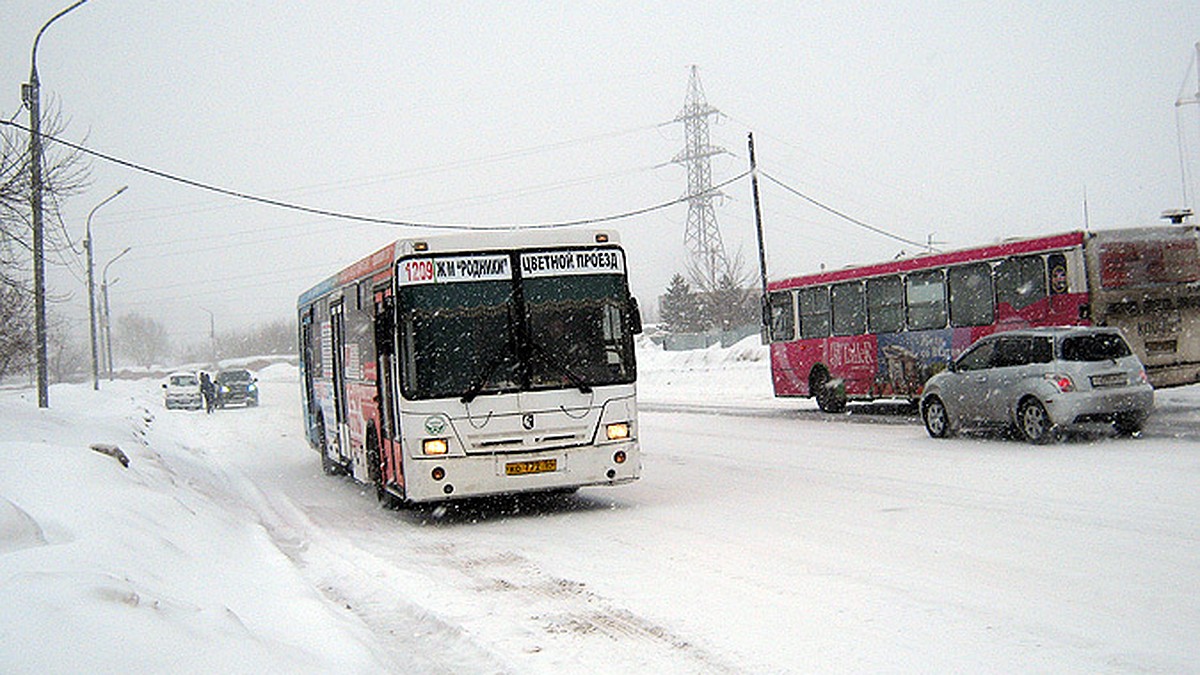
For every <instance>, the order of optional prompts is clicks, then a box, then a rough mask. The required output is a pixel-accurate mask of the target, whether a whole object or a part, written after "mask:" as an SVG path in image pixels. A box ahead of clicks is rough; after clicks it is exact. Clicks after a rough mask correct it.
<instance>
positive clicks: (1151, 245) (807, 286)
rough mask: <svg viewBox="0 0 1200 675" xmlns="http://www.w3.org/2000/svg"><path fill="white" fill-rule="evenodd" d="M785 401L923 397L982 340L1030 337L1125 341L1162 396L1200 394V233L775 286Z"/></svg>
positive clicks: (1027, 244)
mask: <svg viewBox="0 0 1200 675" xmlns="http://www.w3.org/2000/svg"><path fill="white" fill-rule="evenodd" d="M767 301H768V307H769V320H770V325H769V326H768V327H767V330H768V335H769V338H770V342H771V347H770V349H771V373H772V378H773V380H774V386H775V395H776V396H811V397H815V398H816V399H817V404H818V406H819V407H820V408H821V409H822V410H824V411H827V412H836V411H840V410H842V409H844V408H845V405H846V402H847V401H848V400H862V401H869V400H874V399H888V398H892V399H907V400H916V399H917V398H919V397H920V395H921V391H922V388H923V387H924V385H925V381H926V380H928V379H929V377H930V376H932V375H933V374H934V373H935V372H937V371H939V370H941V369H942V368H944V367H945V365H946V363H947V362H949V361H950V360H952V359H953V358H955V357H957V356H958V355H959V354H960V353H961V352H962V351H963V350H964V349H966V347H967V346H969V345H970V344H971V343H973V342H974V341H975V340H977V339H979V338H981V337H983V336H984V335H988V334H990V333H994V332H998V331H1004V330H1010V329H1014V328H1025V327H1031V326H1061V325H1102V326H1117V327H1119V328H1121V329H1122V330H1123V331H1124V333H1125V335H1126V337H1127V338H1128V339H1129V342H1130V345H1131V346H1132V347H1133V348H1134V349H1135V351H1137V354H1138V356H1139V357H1140V358H1141V359H1142V362H1143V363H1144V364H1145V365H1146V370H1147V373H1148V375H1149V377H1150V380H1151V382H1152V383H1153V384H1154V386H1156V387H1170V386H1177V385H1184V384H1191V383H1194V382H1200V230H1198V228H1197V227H1196V226H1191V225H1184V226H1163V227H1150V228H1136V229H1125V230H1110V231H1102V232H1067V233H1064V234H1056V235H1051V236H1045V237H1037V238H1031V239H1021V240H1013V241H1005V242H1002V243H998V244H994V245H989V246H981V247H976V248H970V249H963V250H959V251H950V252H946V253H936V254H929V255H923V256H918V257H912V258H903V259H898V260H893V261H889V262H885V263H879V264H875V265H865V266H861V267H848V268H845V269H840V270H835V271H827V272H821V273H819V274H811V275H807V276H800V277H794V278H790V279H781V280H778V281H774V282H772V283H770V284H768V293H767Z"/></svg>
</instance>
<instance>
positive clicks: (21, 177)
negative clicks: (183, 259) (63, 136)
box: [0, 101, 91, 377]
mask: <svg viewBox="0 0 1200 675" xmlns="http://www.w3.org/2000/svg"><path fill="white" fill-rule="evenodd" d="M43 111H44V112H43V117H42V124H41V128H42V135H43V136H55V135H57V134H59V133H61V132H62V131H63V129H65V128H66V123H65V122H64V121H63V117H62V113H61V107H60V106H59V105H58V104H57V102H55V101H51V102H49V104H48V105H47V106H45V108H44V109H43ZM29 161H30V156H29V135H28V134H27V133H24V132H21V131H19V130H17V129H15V128H13V127H8V126H4V127H0V377H2V376H3V375H4V374H6V373H13V372H16V371H18V370H23V369H25V368H26V367H28V366H29V365H30V364H31V363H32V361H33V351H34V347H35V345H34V336H33V284H32V283H31V281H30V279H31V277H32V276H33V263H32V259H33V215H32V206H31V204H32V199H31V198H32V194H31V188H30V170H29V169H30V166H29ZM42 161H43V162H44V164H45V166H44V167H43V170H42V196H43V207H44V208H45V209H46V211H45V215H46V218H45V222H46V226H45V228H44V233H43V234H44V235H45V253H46V262H47V264H53V262H54V261H55V260H56V259H58V258H59V257H58V256H54V255H50V254H53V253H59V252H65V251H70V250H72V249H73V246H72V243H71V240H70V237H69V235H68V234H67V231H66V228H65V227H63V221H62V214H61V208H62V205H63V203H64V202H65V201H66V200H67V199H68V198H70V197H71V196H73V195H76V194H78V193H80V192H82V191H83V190H85V189H86V188H87V187H88V184H89V175H90V172H91V166H90V164H89V163H88V162H87V161H86V159H85V158H84V156H83V155H82V154H81V153H80V152H79V151H78V150H74V149H69V148H65V146H61V145H57V144H55V143H53V142H52V141H49V140H47V143H46V145H45V152H44V153H43V157H42Z"/></svg>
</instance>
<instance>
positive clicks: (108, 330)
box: [100, 246, 130, 382]
mask: <svg viewBox="0 0 1200 675" xmlns="http://www.w3.org/2000/svg"><path fill="white" fill-rule="evenodd" d="M129 249H130V247H128V246H126V247H125V250H124V251H121V252H120V253H118V254H117V255H115V256H113V258H112V260H109V261H108V262H107V263H105V264H104V271H103V273H102V274H101V275H100V294H101V295H103V296H104V346H105V350H106V351H107V352H108V360H107V364H108V381H109V382H112V379H113V354H112V324H111V323H110V321H109V314H108V268H109V266H110V265H112V264H113V263H115V262H117V259H119V258H120V257H121V256H123V255H125V254H126V253H129ZM116 282H117V281H116V279H114V280H113V283H114V284H115V283H116Z"/></svg>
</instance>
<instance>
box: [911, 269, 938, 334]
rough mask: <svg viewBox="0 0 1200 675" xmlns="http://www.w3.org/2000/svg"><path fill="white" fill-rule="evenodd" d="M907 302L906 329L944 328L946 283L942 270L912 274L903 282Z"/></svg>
mask: <svg viewBox="0 0 1200 675" xmlns="http://www.w3.org/2000/svg"><path fill="white" fill-rule="evenodd" d="M905 283H906V285H907V289H906V291H907V292H906V293H905V295H906V299H907V300H908V329H909V330H929V329H931V328H945V327H946V281H945V279H944V278H943V277H942V270H929V271H927V272H913V273H912V274H909V275H908V278H907V279H906V280H905Z"/></svg>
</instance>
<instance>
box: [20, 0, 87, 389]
mask: <svg viewBox="0 0 1200 675" xmlns="http://www.w3.org/2000/svg"><path fill="white" fill-rule="evenodd" d="M85 2H87V0H79V2H76V3H75V4H73V5H71V6H70V7H68V8H66V9H64V10H63V11H61V12H59V13H58V14H55V15H54V16H53V17H51V18H50V20H49V21H47V22H46V23H45V24H43V25H42V28H41V30H39V31H38V32H37V37H35V38H34V39H33V51H32V52H31V53H30V56H29V64H30V65H29V83H28V84H23V85H21V100H22V101H23V102H24V103H25V105H26V106H28V107H29V160H30V161H29V188H30V192H31V193H32V194H31V196H30V200H29V202H30V206H31V207H32V208H33V298H34V305H35V309H34V314H35V318H34V324H35V331H36V333H37V386H38V407H39V408H49V407H50V378H49V372H48V369H47V358H46V259H45V257H44V250H45V242H44V239H45V237H44V232H43V228H42V103H41V97H42V95H41V83H40V82H39V81H38V72H37V48H38V42H40V41H41V39H42V33H45V32H46V29H47V28H49V27H50V24H52V23H54V22H55V21H57V20H58V19H60V18H61V17H62V16H63V15H65V14H66V13H67V12H69V11H71V10H73V9H75V8H76V7H78V6H80V5H82V4H83V3H85Z"/></svg>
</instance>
